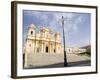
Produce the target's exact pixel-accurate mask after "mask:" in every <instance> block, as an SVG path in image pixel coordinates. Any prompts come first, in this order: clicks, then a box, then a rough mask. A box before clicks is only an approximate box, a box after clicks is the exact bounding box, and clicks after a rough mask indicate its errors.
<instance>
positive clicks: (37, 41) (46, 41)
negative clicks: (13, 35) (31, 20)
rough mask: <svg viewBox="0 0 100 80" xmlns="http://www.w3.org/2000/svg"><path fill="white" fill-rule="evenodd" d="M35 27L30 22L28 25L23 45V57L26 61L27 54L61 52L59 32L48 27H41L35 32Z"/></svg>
mask: <svg viewBox="0 0 100 80" xmlns="http://www.w3.org/2000/svg"><path fill="white" fill-rule="evenodd" d="M36 29H37V27H36V26H35V25H34V24H31V25H30V26H29V27H28V31H27V37H26V40H25V45H24V56H25V57H24V59H25V61H24V62H25V63H28V62H27V61H28V59H30V57H29V56H32V55H34V54H43V53H47V54H56V53H57V54H58V53H62V44H61V38H60V33H59V32H54V31H53V30H52V29H50V28H46V27H41V28H40V29H39V30H38V32H37V30H36Z"/></svg>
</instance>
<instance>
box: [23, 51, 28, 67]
mask: <svg viewBox="0 0 100 80" xmlns="http://www.w3.org/2000/svg"><path fill="white" fill-rule="evenodd" d="M24 60H25V62H24V67H25V68H27V67H28V62H27V52H25V58H24Z"/></svg>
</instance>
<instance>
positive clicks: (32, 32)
mask: <svg viewBox="0 0 100 80" xmlns="http://www.w3.org/2000/svg"><path fill="white" fill-rule="evenodd" d="M28 36H33V37H34V36H35V25H34V24H31V25H30V26H29V29H28Z"/></svg>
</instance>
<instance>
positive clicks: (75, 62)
mask: <svg viewBox="0 0 100 80" xmlns="http://www.w3.org/2000/svg"><path fill="white" fill-rule="evenodd" d="M67 62H68V66H90V63H91V62H90V57H88V56H85V55H84V56H83V55H82V56H80V55H77V54H67ZM28 63H29V66H28V67H27V68H46V67H47V68H49V67H63V63H64V55H63V54H54V53H41V54H40V53H35V54H33V55H30V56H29V57H28Z"/></svg>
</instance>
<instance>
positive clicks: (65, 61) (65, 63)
mask: <svg viewBox="0 0 100 80" xmlns="http://www.w3.org/2000/svg"><path fill="white" fill-rule="evenodd" d="M61 21H62V29H63V45H64V67H66V66H68V63H67V57H66V49H65V31H64V17H63V16H62V19H61Z"/></svg>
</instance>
